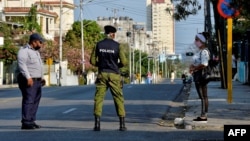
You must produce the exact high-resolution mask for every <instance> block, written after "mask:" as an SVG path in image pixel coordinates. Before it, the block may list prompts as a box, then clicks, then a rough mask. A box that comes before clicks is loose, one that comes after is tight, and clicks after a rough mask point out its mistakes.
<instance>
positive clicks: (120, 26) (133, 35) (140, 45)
mask: <svg viewBox="0 0 250 141" xmlns="http://www.w3.org/2000/svg"><path fill="white" fill-rule="evenodd" d="M97 24H98V25H100V27H101V29H103V27H104V26H105V25H112V26H115V27H116V28H117V32H116V38H115V40H116V41H118V42H120V43H128V45H129V46H130V47H131V48H132V49H134V50H141V51H143V52H146V53H148V52H149V48H148V45H147V44H148V43H149V42H150V39H149V38H148V37H149V33H148V32H147V31H146V24H145V23H143V22H134V21H133V19H131V18H129V17H98V18H97Z"/></svg>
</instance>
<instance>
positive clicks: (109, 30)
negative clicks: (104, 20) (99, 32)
mask: <svg viewBox="0 0 250 141" xmlns="http://www.w3.org/2000/svg"><path fill="white" fill-rule="evenodd" d="M104 30H105V34H109V33H115V32H116V28H115V27H113V26H111V25H106V26H104Z"/></svg>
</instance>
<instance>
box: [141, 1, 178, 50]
mask: <svg viewBox="0 0 250 141" xmlns="http://www.w3.org/2000/svg"><path fill="white" fill-rule="evenodd" d="M146 6H147V30H148V31H152V40H153V44H154V45H155V47H156V48H157V49H158V51H159V52H161V53H164V54H175V47H174V36H175V35H174V34H175V31H174V19H173V18H172V13H173V9H174V6H173V4H172V3H171V1H170V0H147V2H146ZM166 9H170V10H168V11H167V10H166Z"/></svg>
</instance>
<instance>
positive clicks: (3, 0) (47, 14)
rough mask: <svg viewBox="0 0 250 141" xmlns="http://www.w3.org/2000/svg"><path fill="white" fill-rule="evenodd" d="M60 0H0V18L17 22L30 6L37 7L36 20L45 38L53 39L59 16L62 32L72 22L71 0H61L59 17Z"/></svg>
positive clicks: (27, 13) (27, 12) (57, 33)
mask: <svg viewBox="0 0 250 141" xmlns="http://www.w3.org/2000/svg"><path fill="white" fill-rule="evenodd" d="M60 4H61V1H60V0H0V16H1V17H0V20H1V21H6V22H18V21H16V19H18V18H20V17H25V16H28V15H29V12H30V8H31V6H32V5H34V6H35V7H36V8H37V17H36V18H37V22H38V24H39V25H40V26H41V30H42V34H43V35H44V37H45V38H47V39H51V40H53V39H54V37H58V36H59V32H60V18H62V34H63V35H65V34H66V32H67V31H68V30H69V29H71V25H72V24H73V23H74V9H75V5H74V3H73V0H62V17H60Z"/></svg>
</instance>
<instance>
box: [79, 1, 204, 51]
mask: <svg viewBox="0 0 250 141" xmlns="http://www.w3.org/2000/svg"><path fill="white" fill-rule="evenodd" d="M203 1H204V0H200V3H201V4H202V6H203ZM74 2H75V5H79V3H80V0H74ZM83 9H84V10H83V18H84V19H88V20H96V19H97V17H99V16H100V17H113V16H114V15H115V14H116V15H115V16H118V17H119V16H128V17H130V18H132V19H133V20H134V21H135V22H145V23H146V19H147V17H146V16H147V15H146V0H92V1H91V0H84V6H83ZM202 9H203V8H202ZM203 13H204V12H203V10H201V11H199V14H198V15H196V16H190V17H189V18H188V19H187V20H186V21H180V22H175V49H176V50H175V53H176V54H180V53H185V52H187V51H188V50H189V49H190V45H191V44H192V43H193V42H194V36H195V34H196V33H197V32H202V31H203V30H204V15H203ZM78 20H81V16H80V8H79V7H78V8H76V10H75V21H78Z"/></svg>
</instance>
